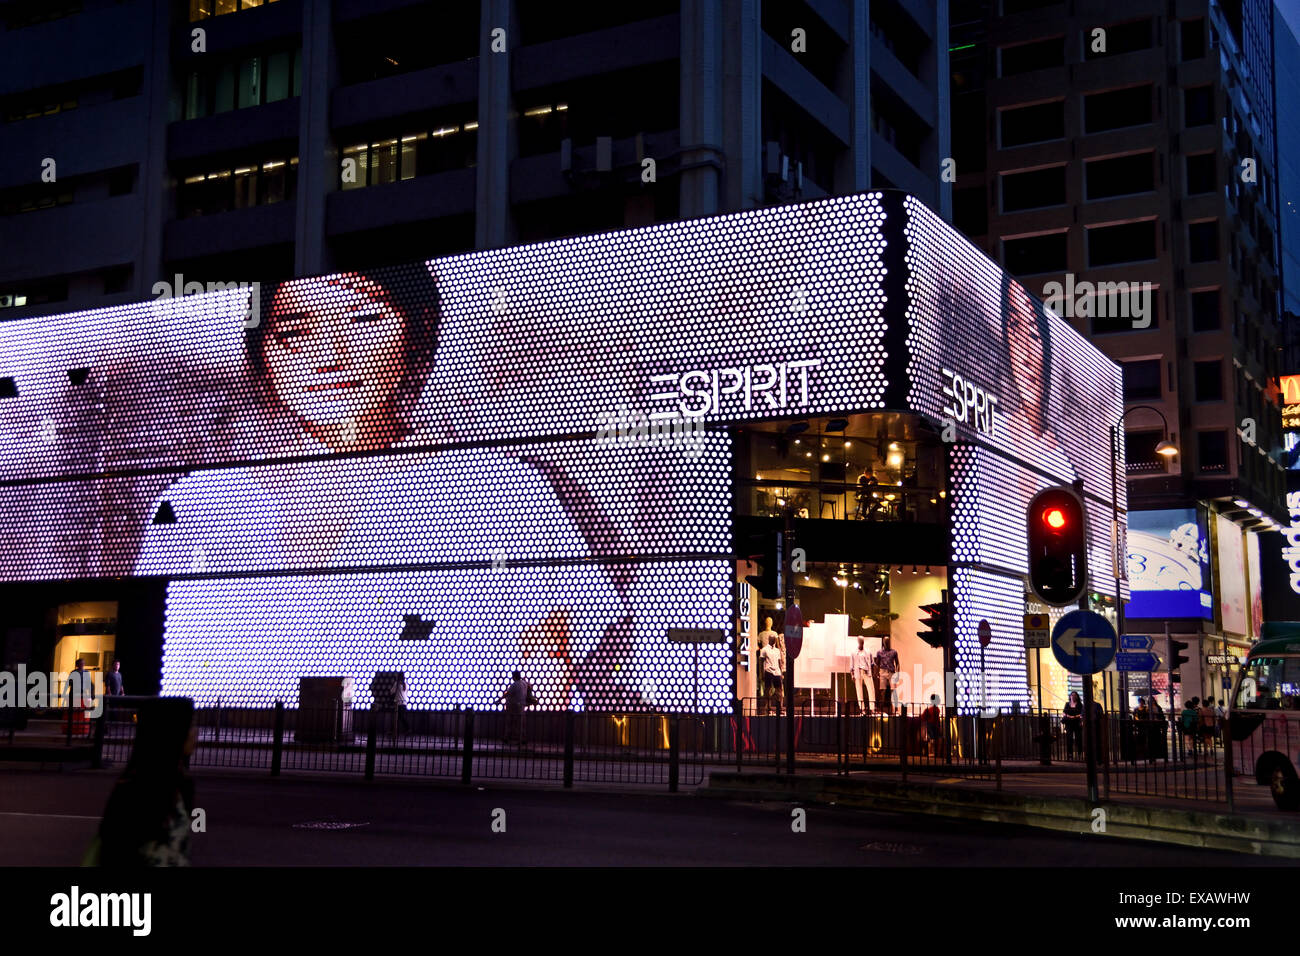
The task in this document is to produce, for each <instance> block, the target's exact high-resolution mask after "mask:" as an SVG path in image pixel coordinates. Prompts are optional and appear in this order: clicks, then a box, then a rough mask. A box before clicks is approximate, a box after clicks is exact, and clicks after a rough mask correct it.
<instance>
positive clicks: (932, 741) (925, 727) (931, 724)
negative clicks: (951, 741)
mask: <svg viewBox="0 0 1300 956" xmlns="http://www.w3.org/2000/svg"><path fill="white" fill-rule="evenodd" d="M921 731H922V737H923V738H924V741H925V748H926V752H927V753H928V754H929V755H930V756H931V757H935V756H938V755H939V741H940V738H941V737H942V715H941V714H940V713H939V695H938V694H931V695H930V706H929V707H927V708H925V710H923V711H921Z"/></svg>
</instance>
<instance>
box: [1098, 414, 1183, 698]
mask: <svg viewBox="0 0 1300 956" xmlns="http://www.w3.org/2000/svg"><path fill="white" fill-rule="evenodd" d="M1144 408H1145V409H1150V410H1151V411H1153V412H1155V413H1156V414H1157V415H1159V416H1160V424H1161V426H1162V427H1163V428H1164V438H1163V439H1161V441H1160V442H1159V444H1157V445H1156V454H1157V455H1161V456H1163V457H1165V458H1172V457H1173V456H1174V455H1176V454H1178V446H1177V445H1175V444H1174V443H1173V442H1171V441H1170V440H1169V420H1168V419H1167V418H1165V413H1164V412H1162V411H1161V410H1160V409H1158V408H1156V407H1155V406H1154V405H1134V406H1133V407H1132V408H1128V409H1125V410H1124V414H1123V415H1121V416H1120V417H1119V419H1118V420H1117V421H1116V422H1115V424H1114V425H1111V426H1110V505H1111V524H1110V539H1111V542H1112V548H1113V550H1112V552H1111V553H1112V555H1113V560H1114V568H1113V569H1112V570H1113V572H1114V574H1115V631H1116V633H1117V634H1119V635H1120V636H1121V637H1122V636H1123V634H1124V601H1123V598H1122V597H1121V596H1120V592H1119V582H1120V580H1121V575H1122V574H1123V572H1122V571H1121V570H1120V562H1121V561H1127V560H1128V555H1127V554H1120V546H1119V473H1118V469H1119V430H1120V426H1121V425H1123V424H1124V419H1126V418H1127V417H1128V416H1129V413H1130V412H1136V411H1139V410H1140V409H1144ZM1173 706H1174V683H1173V679H1172V678H1171V679H1170V681H1169V708H1170V712H1171V713H1172V711H1173ZM1119 712H1120V717H1121V718H1123V717H1126V716H1127V715H1128V672H1127V671H1124V672H1123V673H1122V674H1121V677H1120V699H1119Z"/></svg>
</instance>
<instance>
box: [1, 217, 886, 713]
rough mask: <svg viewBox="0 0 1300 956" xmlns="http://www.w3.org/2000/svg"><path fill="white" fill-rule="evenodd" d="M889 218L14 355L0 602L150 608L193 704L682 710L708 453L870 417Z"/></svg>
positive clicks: (676, 230) (132, 310)
mask: <svg viewBox="0 0 1300 956" xmlns="http://www.w3.org/2000/svg"><path fill="white" fill-rule="evenodd" d="M878 199H879V197H878V196H858V197H852V198H850V199H846V200H841V201H834V202H830V203H821V204H817V205H815V206H805V207H797V208H790V209H784V210H766V211H763V212H762V213H758V214H753V215H747V216H736V217H728V218H726V219H720V220H713V221H709V222H704V223H675V224H671V225H668V226H663V227H656V228H654V229H649V230H639V231H636V232H629V233H621V234H617V235H612V236H605V237H596V238H591V239H579V240H573V241H567V242H557V243H547V244H544V245H540V246H533V247H526V248H521V249H511V250H501V251H492V252H485V253H478V254H473V255H467V256H458V257H451V258H448V259H443V260H437V261H434V262H431V263H421V264H415V265H413V266H410V267H403V268H390V269H381V270H376V271H372V272H367V273H364V274H362V273H344V274H338V275H333V276H326V277H319V278H310V279H299V280H293V281H291V282H287V283H284V284H282V285H279V286H275V287H268V288H262V289H259V290H257V295H256V296H255V297H250V296H249V295H248V293H246V292H243V293H241V292H214V293H212V294H207V295H197V296H191V297H185V298H181V299H169V300H163V301H158V302H152V303H145V304H140V305H136V306H128V307H122V308H117V309H109V310H102V311H98V312H90V313H79V314H74V315H66V316H58V317H52V318H44V319H40V320H32V321H24V322H17V323H10V324H7V325H6V326H4V327H0V356H3V359H0V362H2V363H3V364H2V365H0V377H4V378H6V379H7V380H8V381H9V382H10V383H11V384H12V388H11V389H10V391H11V392H12V393H13V394H12V397H10V398H8V399H6V400H3V401H0V416H3V418H2V419H0V422H2V423H3V431H2V432H0V434H2V435H3V443H4V446H5V447H4V450H5V452H6V454H5V455H4V456H3V464H0V469H2V471H0V475H2V478H3V486H0V492H2V495H3V501H0V505H3V515H4V517H3V519H0V520H3V521H4V522H5V524H6V527H5V529H4V530H5V531H6V532H8V534H6V538H7V540H8V541H9V542H11V545H10V546H9V547H8V548H7V549H6V551H5V553H4V554H3V555H2V556H0V572H2V573H3V575H4V577H6V578H9V579H14V578H17V579H24V578H26V579H37V578H60V577H82V576H93V575H112V574H124V573H135V574H141V575H158V576H165V577H167V578H169V579H170V584H169V587H168V599H167V621H166V642H165V647H164V667H163V674H164V677H163V684H164V690H165V691H166V692H168V693H185V694H189V695H192V696H195V697H196V698H197V699H199V700H201V701H202V700H208V699H212V698H215V697H221V698H223V699H225V700H232V699H235V700H237V699H239V698H240V697H241V696H242V697H244V698H246V699H249V700H252V699H263V698H270V697H272V696H276V697H282V698H285V699H290V700H292V699H294V698H296V688H297V679H298V678H299V677H302V676H324V675H343V676H352V677H354V678H356V679H357V686H358V687H359V688H361V689H362V690H361V694H360V701H361V703H363V704H364V703H365V701H366V699H367V691H366V688H367V686H368V681H367V680H366V677H367V675H368V674H369V673H371V672H376V671H380V670H394V669H396V670H402V671H403V672H404V673H405V675H406V679H407V684H408V687H409V688H410V689H411V694H412V702H413V703H415V704H417V705H418V704H422V703H423V704H431V705H440V706H449V705H452V704H472V705H475V706H487V705H490V704H491V703H492V702H493V701H494V700H495V698H496V696H497V695H498V694H499V693H500V688H501V687H502V686H504V683H505V681H506V680H508V677H509V673H510V671H511V670H513V669H514V668H516V667H517V668H519V669H521V670H523V671H524V673H525V676H526V677H528V678H530V679H531V680H532V681H533V682H534V684H536V685H537V691H538V694H539V696H540V697H541V698H542V700H543V703H544V704H546V705H548V706H557V707H567V706H575V707H584V706H588V707H589V706H619V707H628V706H652V707H669V708H671V707H674V706H681V705H685V703H686V699H685V697H684V696H683V691H682V689H683V688H685V687H689V686H690V685H691V683H692V682H693V680H694V676H695V675H694V672H693V668H694V666H695V665H694V662H693V655H692V654H691V653H690V649H688V648H684V647H680V646H668V645H666V643H665V641H664V633H665V631H666V629H667V628H668V627H670V626H695V627H699V626H705V627H709V626H716V627H723V626H725V624H726V621H727V619H728V617H729V601H728V598H729V593H730V592H729V583H730V582H729V579H728V578H729V576H728V575H727V574H726V573H724V567H723V565H722V564H720V563H719V561H718V558H719V557H720V556H723V555H725V554H726V553H727V551H728V550H729V530H730V528H729V523H730V518H729V516H730V496H729V488H728V469H729V447H730V446H729V439H728V438H727V436H726V434H725V432H715V431H708V430H707V429H708V428H709V427H710V426H713V427H716V425H715V423H717V422H723V421H736V420H745V419H753V418H764V417H779V416H786V415H790V414H817V413H821V412H830V411H839V410H844V409H865V408H871V407H879V406H880V405H881V403H882V400H883V390H884V385H885V377H884V373H883V369H882V362H883V346H882V339H883V334H884V322H883V309H884V296H883V293H882V291H881V287H880V280H881V278H882V276H883V268H882V267H881V265H880V261H879V258H880V250H881V248H882V246H883V240H882V238H881V230H880V224H881V219H882V218H883V217H882V214H881V212H880V209H879V202H878ZM250 298H251V300H252V301H253V302H255V303H256V304H255V305H254V306H252V307H250ZM846 333H851V337H850V339H849V340H848V341H845V339H844V336H845V334H846ZM728 661H729V652H728V650H727V649H726V648H718V647H712V646H710V647H705V648H704V649H702V651H701V654H700V664H699V666H700V668H701V670H700V673H699V677H700V686H701V687H702V688H704V690H703V691H702V694H701V705H702V706H703V707H704V708H705V709H712V708H719V707H723V706H725V705H726V703H727V702H728V701H729V699H730V687H729V675H728V672H727V667H726V664H727V663H728ZM688 665H689V666H688Z"/></svg>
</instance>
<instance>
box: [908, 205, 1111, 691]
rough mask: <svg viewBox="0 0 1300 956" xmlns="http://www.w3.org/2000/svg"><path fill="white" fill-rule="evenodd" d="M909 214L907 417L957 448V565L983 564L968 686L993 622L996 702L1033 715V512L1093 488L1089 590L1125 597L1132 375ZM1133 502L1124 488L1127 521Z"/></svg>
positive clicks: (972, 591)
mask: <svg viewBox="0 0 1300 956" xmlns="http://www.w3.org/2000/svg"><path fill="white" fill-rule="evenodd" d="M903 204H904V205H905V206H906V208H907V217H906V226H905V227H904V232H905V234H906V237H907V245H906V253H905V256H904V259H905V261H906V263H907V267H908V277H907V289H908V298H907V320H908V321H907V336H906V346H907V357H906V364H907V390H908V392H907V405H908V407H910V408H914V409H917V410H919V411H922V412H924V413H925V414H926V415H927V416H929V417H930V418H931V420H932V421H933V422H935V424H936V428H938V429H939V430H940V431H941V434H942V432H943V431H944V430H946V431H947V432H948V433H949V437H950V438H951V440H953V441H954V445H953V450H952V452H951V454H950V456H949V487H950V489H951V495H952V497H951V506H950V507H951V513H952V528H951V541H952V560H953V562H954V563H955V564H957V565H958V566H959V567H961V566H966V567H970V566H974V567H971V569H970V570H964V569H963V570H959V571H958V572H957V573H956V575H955V577H954V580H953V588H952V590H953V600H954V618H955V622H956V623H955V627H956V631H957V638H956V648H957V674H958V683H959V685H960V686H962V687H978V675H979V668H980V647H979V642H978V639H977V633H976V629H977V627H978V625H979V622H980V621H982V620H987V621H988V622H989V624H990V627H991V629H992V633H993V640H992V643H991V644H990V646H989V647H988V648H987V649H985V651H984V667H985V671H986V673H987V674H989V675H990V677H989V683H990V684H991V687H990V689H989V691H988V692H987V696H988V698H989V701H988V703H989V704H990V705H993V706H1001V707H1009V706H1010V705H1011V704H1012V703H1013V702H1017V701H1018V702H1019V703H1021V704H1022V705H1023V704H1026V703H1028V686H1027V680H1026V670H1025V654H1024V634H1023V622H1022V619H1021V614H1022V613H1023V610H1024V591H1025V588H1024V583H1023V580H1024V576H1025V574H1026V573H1027V572H1028V563H1027V562H1028V544H1027V541H1026V525H1025V513H1026V510H1027V509H1028V507H1029V502H1030V500H1031V499H1032V498H1033V496H1034V495H1035V494H1037V493H1038V492H1039V491H1041V490H1042V489H1043V488H1046V487H1049V486H1051V485H1057V484H1069V483H1071V482H1073V481H1075V480H1076V479H1082V480H1083V483H1084V495H1085V501H1086V504H1087V508H1088V578H1089V584H1090V586H1091V588H1092V589H1093V590H1095V591H1100V592H1102V593H1106V594H1111V593H1113V592H1114V583H1115V581H1114V572H1113V560H1112V551H1111V530H1110V528H1111V516H1112V505H1111V500H1110V448H1109V444H1110V438H1109V425H1110V423H1112V422H1117V421H1119V418H1120V415H1121V414H1123V411H1124V403H1123V393H1122V379H1121V373H1120V368H1119V366H1118V365H1116V364H1115V363H1114V362H1112V361H1111V360H1110V359H1108V358H1107V357H1106V356H1105V355H1104V354H1102V353H1101V352H1100V351H1098V350H1097V349H1096V348H1095V347H1093V346H1092V345H1091V344H1090V343H1088V341H1087V340H1086V339H1085V338H1084V337H1083V336H1081V335H1080V334H1079V333H1078V332H1076V331H1075V330H1074V329H1073V328H1072V327H1071V326H1070V324H1069V323H1068V322H1066V321H1064V320H1063V319H1061V318H1060V317H1059V316H1057V315H1056V314H1055V313H1053V312H1052V311H1051V310H1049V309H1047V308H1045V307H1044V306H1043V304H1042V302H1041V301H1039V300H1038V299H1037V298H1035V297H1034V296H1032V295H1030V294H1029V293H1028V292H1027V291H1026V290H1025V288H1024V286H1023V285H1021V284H1020V283H1019V282H1017V281H1016V280H1015V279H1012V278H1010V277H1009V276H1007V275H1006V274H1005V273H1004V272H1003V271H1002V270H1001V269H1000V268H999V267H998V265H997V264H996V263H994V262H992V261H991V260H989V259H988V258H987V257H986V256H985V255H984V254H983V253H982V252H980V251H979V250H978V249H976V248H975V247H974V246H973V245H971V244H970V243H969V242H968V241H966V240H965V239H964V238H963V237H961V236H960V235H958V234H956V233H954V231H953V230H952V229H951V227H949V226H948V225H947V224H946V223H944V222H943V220H942V219H940V218H939V217H938V216H936V215H935V214H934V213H933V212H931V211H930V210H929V209H928V208H927V207H926V206H925V205H924V204H922V203H920V202H919V201H917V200H915V199H913V198H912V197H907V198H905V199H904V200H903ZM1124 494H1125V484H1124V482H1123V481H1121V482H1119V503H1118V504H1119V508H1120V509H1124V508H1125V507H1126V501H1125V497H1124ZM1121 533H1122V532H1121ZM975 568H978V569H979V570H975ZM959 698H961V693H960V692H959ZM960 703H961V705H962V706H963V707H964V706H966V705H967V703H968V702H967V701H966V700H965V699H964V698H961V700H960Z"/></svg>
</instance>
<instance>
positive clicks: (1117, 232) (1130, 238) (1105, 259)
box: [1088, 219, 1156, 267]
mask: <svg viewBox="0 0 1300 956" xmlns="http://www.w3.org/2000/svg"><path fill="white" fill-rule="evenodd" d="M1155 257H1156V221H1155V220H1154V219H1148V220H1146V221H1145V222H1126V223H1122V224H1120V225H1118V226H1094V227H1092V228H1090V229H1089V230H1088V265H1090V266H1093V267H1096V266H1110V265H1115V264H1116V263H1120V262H1145V261H1146V260H1148V259H1154V258H1155Z"/></svg>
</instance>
